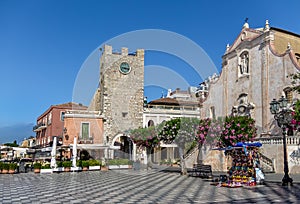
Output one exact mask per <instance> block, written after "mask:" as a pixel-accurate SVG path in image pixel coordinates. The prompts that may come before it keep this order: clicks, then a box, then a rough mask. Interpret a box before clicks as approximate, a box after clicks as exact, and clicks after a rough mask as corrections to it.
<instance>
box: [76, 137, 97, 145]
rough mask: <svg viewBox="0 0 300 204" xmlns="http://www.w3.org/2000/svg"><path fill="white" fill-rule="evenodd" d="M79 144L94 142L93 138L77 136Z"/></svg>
mask: <svg viewBox="0 0 300 204" xmlns="http://www.w3.org/2000/svg"><path fill="white" fill-rule="evenodd" d="M78 143H79V144H94V138H93V137H89V138H81V137H80V138H79V141H78Z"/></svg>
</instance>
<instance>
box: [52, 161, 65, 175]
mask: <svg viewBox="0 0 300 204" xmlns="http://www.w3.org/2000/svg"><path fill="white" fill-rule="evenodd" d="M62 171H64V167H63V162H62V161H57V162H56V168H54V169H53V172H57V173H59V172H62Z"/></svg>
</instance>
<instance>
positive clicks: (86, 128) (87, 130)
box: [81, 123, 90, 139]
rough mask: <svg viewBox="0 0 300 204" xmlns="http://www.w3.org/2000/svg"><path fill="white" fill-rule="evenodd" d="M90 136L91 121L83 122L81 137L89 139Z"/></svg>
mask: <svg viewBox="0 0 300 204" xmlns="http://www.w3.org/2000/svg"><path fill="white" fill-rule="evenodd" d="M89 137H90V123H81V138H82V139H89Z"/></svg>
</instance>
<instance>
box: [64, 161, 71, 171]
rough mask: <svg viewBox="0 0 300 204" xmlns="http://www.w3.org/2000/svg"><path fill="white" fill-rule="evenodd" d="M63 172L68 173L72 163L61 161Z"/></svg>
mask: <svg viewBox="0 0 300 204" xmlns="http://www.w3.org/2000/svg"><path fill="white" fill-rule="evenodd" d="M62 165H63V167H64V171H65V172H69V171H70V170H71V167H72V161H63V163H62Z"/></svg>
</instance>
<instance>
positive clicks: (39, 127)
mask: <svg viewBox="0 0 300 204" xmlns="http://www.w3.org/2000/svg"><path fill="white" fill-rule="evenodd" d="M45 128H47V126H46V124H45V123H39V124H37V125H35V126H33V128H32V130H33V131H34V132H38V131H41V130H42V129H45Z"/></svg>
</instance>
